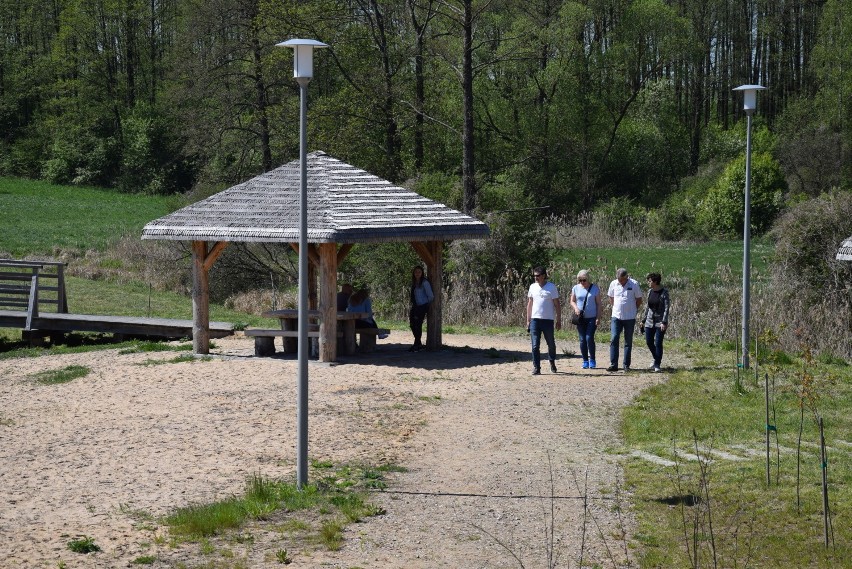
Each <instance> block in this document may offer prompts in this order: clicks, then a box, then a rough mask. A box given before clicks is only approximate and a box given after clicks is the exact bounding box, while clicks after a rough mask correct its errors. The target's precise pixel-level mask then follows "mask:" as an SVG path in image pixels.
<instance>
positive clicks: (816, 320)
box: [765, 190, 852, 361]
mask: <svg viewBox="0 0 852 569" xmlns="http://www.w3.org/2000/svg"><path fill="white" fill-rule="evenodd" d="M850 220H852V192H850V191H840V190H834V191H832V192H829V193H826V194H823V195H821V196H818V197H816V198H812V199H809V200H806V201H803V202H801V203H799V204H797V205H795V206H793V207H791V208H790V209H789V210H788V211H787V212H786V213H785V214H784V215H783V216H781V218H780V219H779V220H778V222H777V223H776V224H775V226H774V227H773V230H772V235H773V237H774V238H775V240H776V249H775V258H774V262H773V271H772V277H773V278H772V284H771V289H772V295H771V297H770V298H769V299H767V300H766V302H765V305H766V309H767V312H769V313H770V314H767V315H766V318H767V320H768V319H769V318H770V317H774V318H775V319H776V321H780V322H783V323H784V324H785V326H779V327H778V334H779V341H780V343H781V345H782V346H783V347H784V348H785V349H789V348H791V347H793V346H797V345H799V344H800V343H801V342H802V340H803V339H806V340H807V342H808V343H809V344H810V345H811V346H812V347H813V349H814V351H815V352H816V353H826V354H831V355H833V356H835V357H840V358H844V359H846V360H848V361H852V262H849V261H840V260H837V259H836V254H837V249H838V247H839V246H840V243H842V241H843V239H845V238H846V237H849V234H850V231H852V222H850Z"/></svg>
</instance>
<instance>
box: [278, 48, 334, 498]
mask: <svg viewBox="0 0 852 569" xmlns="http://www.w3.org/2000/svg"><path fill="white" fill-rule="evenodd" d="M276 45H277V46H279V47H292V48H293V77H295V78H296V82H297V83H298V84H299V98H300V103H301V104H300V112H299V169H300V174H301V175H300V182H299V325H298V332H297V334H298V343H299V347H298V359H299V379H298V384H297V395H296V398H297V404H296V421H297V424H298V434H297V438H298V443H297V445H296V486H297V487H298V488H299V489H300V490H301V489H302V488H304V487H305V486H306V485H307V483H308V286H309V283H308V129H307V126H308V83H310V81H311V78H312V77H313V76H314V49H315V48H321V47H328V46H327V45H326V44H324V43H322V42H318V41H316V40H303V39H292V40H287V41H285V42H281V43H279V44H276Z"/></svg>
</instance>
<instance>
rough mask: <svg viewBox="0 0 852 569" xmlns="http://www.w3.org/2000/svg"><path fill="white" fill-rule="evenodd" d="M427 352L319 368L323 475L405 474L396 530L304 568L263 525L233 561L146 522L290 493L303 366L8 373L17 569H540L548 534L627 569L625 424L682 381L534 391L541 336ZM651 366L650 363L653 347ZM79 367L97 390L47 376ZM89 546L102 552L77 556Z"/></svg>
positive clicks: (612, 381)
mask: <svg viewBox="0 0 852 569" xmlns="http://www.w3.org/2000/svg"><path fill="white" fill-rule="evenodd" d="M601 339H602V338H600V337H599V344H598V350H599V352H601V353H599V354H598V356H599V357H598V361H604V360H605V359H606V358H605V357H604V358H602V357H601V355H604V354H605V350H606V348H607V345H606V344H605V343H604V342H601V341H600V340H601ZM410 341H411V338H410V337H407V335H406V334H405V333H404V332H398V331H394V332H393V334H392V335H391V339H389V340H385V341H381V342H380V344H379V349H378V351H377V352H376V353H375V354H373V355H369V356H366V355H359V356H353V357H351V358H346V359H344V360H342V361H341V362H339V363H338V364H334V365H328V364H320V363H316V362H311V364H310V366H309V376H310V425H309V433H310V436H309V439H310V443H309V445H310V450H309V453H310V456H311V458H312V459H319V460H327V461H332V462H334V463H335V464H344V463H351V464H355V463H358V464H368V465H379V464H395V465H399V466H402V467H405V469H406V471H405V472H401V473H393V474H390V475H389V485H388V489H387V491H385V492H382V493H377V494H375V495H374V496H373V498H374V500H373V501H374V502H375V503H377V504H379V505H381V506H382V507H383V508H384V509H385V510H386V511H387V513H386V514H385V515H383V516H378V517H374V518H370V519H368V520H367V521H365V522H364V523H358V524H353V525H350V526H348V527H347V529H346V532H345V542H344V546H343V548H342V549H341V550H340V551H336V552H329V551H325V550H323V549H322V548H321V547H304V548H301V549H297V550H293V549H292V548H291V547H288V545H287V542H286V540H285V539H284V538H283V537H282V535H281V533H280V532H275V531H271V529H270V528H269V527H265V526H264V524H263V523H259V524H253V525H252V527H251V528H249V529H248V531H250V532H251V533H252V540H251V542H250V543H248V544H239V543H229V544H228V548H229V550H230V551H231V552H232V554H233V558H231V560H230V561H228V560H226V559H222V558H221V557H216V554H215V553H213V554H207V555H204V554H203V553H201V552H199V548H198V546H192V545H187V546H180V547H170V546H169V545H168V543H167V541H168V540H165V542H162V541H160V542H158V540H157V539H156V538H155V536H156V535H162V534H163V532H164V530H163V529H162V528H160V529H159V530H156V529H152V527H151V526H152V525H153V526H156V522H152V521H150V520H149V521H147V522H145V523H141V522H140V513H144V514H145V516H153V518H154V519H156V518H157V517H158V516H162V515H163V514H166V513H167V512H169V511H171V510H173V509H175V508H177V507H181V506H185V505H188V504H192V503H204V502H209V501H212V500H216V499H221V498H225V497H227V496H229V495H232V494H239V493H241V492H242V490H243V487H244V484H245V481H246V479H247V477H249V476H250V475H252V474H262V475H264V476H268V477H288V478H289V477H291V476H292V474H293V472H294V469H295V444H296V413H295V408H296V375H297V362H296V361H295V360H294V359H292V358H284V357H276V358H255V357H253V356H252V354H253V342H252V341H251V340H250V339H246V338H241V337H234V338H226V339H223V340H216V344H217V348H216V349H214V350H213V352H214V356H215V357H213V358H210V359H209V360H205V361H196V362H184V363H166V364H163V365H143V364H146V363H148V364H150V362H151V360H170V359H172V358H174V357H175V354H174V353H156V354H125V355H121V354H119V353H118V351H116V350H110V351H104V352H97V353H89V354H75V355H64V356H49V357H41V358H32V359H17V360H9V361H3V362H0V385H2V392H0V419H2V420H0V439H1V440H2V445H0V505H2V507H0V565H2V566H3V567H27V568H29V567H56V566H57V564H58V563H59V561H60V560H62V561H64V562H65V564H66V566H67V567H68V568H73V567H126V566H128V564H129V563H130V562H131V561H132V560H134V559H136V558H138V557H140V556H156V558H157V562H156V563H155V564H154V565H153V566H154V567H172V566H176V565H177V564H178V563H183V564H185V565H186V566H188V567H193V566H198V565H201V564H204V563H210V562H211V559H214V560H215V559H218V561H217V563H228V562H230V563H236V562H237V561H240V562H241V563H242V564H243V566H246V567H277V566H280V565H279V564H278V562H277V561H276V559H275V552H276V551H277V550H278V549H281V548H287V549H288V551H289V552H290V554H291V557H292V558H293V563H292V564H291V565H290V566H291V567H315V566H319V565H322V566H326V567H341V568H342V567H354V566H360V567H489V568H492V567H517V566H518V563H517V561H516V560H515V559H513V557H512V556H513V555H516V556H517V557H518V558H520V559H521V560H523V562H524V564H525V565H526V566H528V567H536V566H546V565H547V551H546V550H547V544H548V539H546V536H547V535H550V533H549V532H550V530H548V529H547V528H549V527H552V528H553V531H552V535H553V538H554V541H555V542H556V544H555V549H556V551H557V553H558V554H559V555H561V557H560V560H561V561H560V563H559V566H568V565H569V564H570V565H571V566H576V565H577V562H578V559H579V555H580V549H581V547H580V544H581V542H584V544H585V545H584V546H583V550H584V552H583V555H584V560H585V561H588V562H591V563H598V564H600V565H601V566H614V565H622V564H624V562H625V559H626V557H625V556H626V555H627V554H626V549H625V540H624V539H622V538H621V537H620V535H621V534H622V532H626V533H627V535H628V536H629V535H630V532H631V528H632V527H633V526H632V520H631V517H630V511H629V508H617V507H616V505H617V503H618V502H619V500H618V491H619V489H620V484H619V480H620V474H619V473H620V469H619V466H618V462H619V460H620V457H619V456H616V455H614V454H611V452H612V451H613V449H614V448H615V447H618V445H619V444H620V443H619V439H618V435H617V421H618V417H619V410H620V409H621V408H622V407H623V406H624V405H626V404H628V403H629V402H630V401H631V400H632V398H633V397H634V396H635V395H636V394H637V393H638V392H639V391H640V390H641V389H643V388H644V387H647V386H648V385H651V384H652V383H654V382H657V381H661V380H662V379H663V378H664V377H665V374H646V373H638V372H632V373H631V374H629V375H625V374H623V373H620V372H619V373H606V372H605V371H604V370H602V369H598V370H583V369H580V363H581V362H580V359H579V358H577V357H568V356H564V355H563V356H561V359H560V360H559V362H558V364H559V372H558V373H556V374H551V373H549V372H543V375H540V376H530V374H529V371H530V363H529V354H528V339H527V337H526V336H518V337H494V336H490V337H485V336H470V335H445V336H444V342H445V344H446V347H445V348H444V349H442V350H440V351H437V352H420V353H415V354H411V353H409V352H407V350H406V348H407V346H408V344H409V342H410ZM562 349H564V350H566V351H568V352H569V353H570V352H575V351H576V350H577V347H576V341H572V342H561V343H560V350H562ZM634 360H635V361H634V367H636V368H638V369H643V368H646V367H647V366H648V365H649V364H650V359H649V357H648V353H647V350H646V349H645V348H644V346H641V345H640V344H638V343H637V344H635V346H634ZM69 365H85V366H88V367H90V368H91V369H92V372H91V373H90V374H89V375H88V376H87V377H85V378H81V379H76V380H74V381H71V382H70V383H66V384H62V385H50V386H48V385H42V384H40V383H38V382H37V381H36V380H35V379H34V378H33V377H32V374H34V373H36V372H40V371H44V370H49V369H56V368H62V367H65V366H69ZM544 367H545V368H546V366H544ZM584 496H586V497H588V513H587V514H586V515H585V516H584V503H586V500H584ZM622 498H625V497H624V496H622ZM625 499H626V498H625ZM622 505H626V504H622ZM592 517H593V518H594V520H593V519H592ZM584 519H585V532H584ZM584 533H585V535H584ZM81 535H86V536H90V537H92V538H94V541H95V543H97V544H98V545H99V546H100V547H101V548H102V551H100V552H98V553H93V554H89V555H86V556H83V555H79V554H75V553H72V552H70V551H68V549H67V547H66V545H67V543H68V541H69V540H70V539H73V538H75V537H77V536H81ZM510 551H511V553H510ZM211 555H212V557H211ZM205 566H208V565H205ZM215 566H216V567H219V566H220V565H215ZM221 566H223V567H230V566H232V565H228V564H225V565H221Z"/></svg>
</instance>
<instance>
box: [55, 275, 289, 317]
mask: <svg viewBox="0 0 852 569" xmlns="http://www.w3.org/2000/svg"><path fill="white" fill-rule="evenodd" d="M187 270H189V267H188V266H187ZM66 287H67V290H68V310H69V312H76V313H78V314H113V315H116V316H148V315H149V314H150V316H152V317H158V318H181V319H185V320H192V299H191V298H190V297H188V296H184V295H182V294H178V293H173V292H160V291H156V290H152V289H151V288H150V287H149V286H148V285H147V284H145V283H142V282H139V281H133V282H128V283H118V282H110V281H91V280H87V279H81V278H76V277H70V278H68V279H67V284H66ZM149 306H150V310H149ZM210 320H211V321H221V322H247V323H248V324H249V325H251V326H267V327H269V326H273V325H275V326H277V325H278V321H277V320H270V319H264V318H261V317H260V316H256V315H251V314H246V313H244V312H237V311H235V310H229V309H227V308H224V307H223V306H222V305H219V304H214V303H210Z"/></svg>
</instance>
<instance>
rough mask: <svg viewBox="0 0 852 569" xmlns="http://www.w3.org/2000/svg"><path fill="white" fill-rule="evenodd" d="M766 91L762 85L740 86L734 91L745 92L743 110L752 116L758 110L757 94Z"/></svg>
mask: <svg viewBox="0 0 852 569" xmlns="http://www.w3.org/2000/svg"><path fill="white" fill-rule="evenodd" d="M764 89H766V87H763V86H761V85H740V86H739V87H736V88H735V89H734V91H742V92H743V110H744V111H745V112H746V114H747V115H750V114H752V113H753V112H754V110H755V109H756V108H757V92H758V91H762V90H764Z"/></svg>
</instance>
